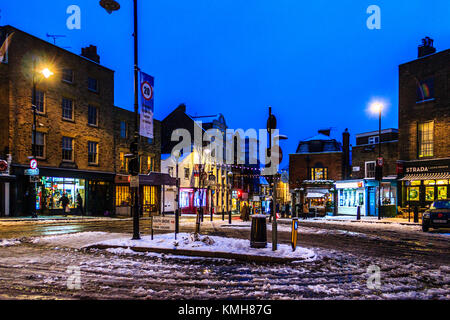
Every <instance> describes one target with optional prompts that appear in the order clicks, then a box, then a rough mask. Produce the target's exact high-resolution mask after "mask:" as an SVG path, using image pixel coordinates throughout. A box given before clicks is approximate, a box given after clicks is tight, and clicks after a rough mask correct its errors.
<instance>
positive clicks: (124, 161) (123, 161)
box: [119, 152, 128, 172]
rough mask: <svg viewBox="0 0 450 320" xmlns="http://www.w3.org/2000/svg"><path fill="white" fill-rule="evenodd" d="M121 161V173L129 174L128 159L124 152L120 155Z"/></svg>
mask: <svg viewBox="0 0 450 320" xmlns="http://www.w3.org/2000/svg"><path fill="white" fill-rule="evenodd" d="M119 161H120V171H121V172H128V161H127V158H125V153H124V152H120V153H119Z"/></svg>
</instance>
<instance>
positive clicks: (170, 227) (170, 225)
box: [152, 217, 175, 231]
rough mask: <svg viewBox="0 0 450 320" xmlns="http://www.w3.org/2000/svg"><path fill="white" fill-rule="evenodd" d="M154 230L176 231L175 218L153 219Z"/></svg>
mask: <svg viewBox="0 0 450 320" xmlns="http://www.w3.org/2000/svg"><path fill="white" fill-rule="evenodd" d="M152 220H153V221H152V229H153V230H161V231H175V217H153V218H152Z"/></svg>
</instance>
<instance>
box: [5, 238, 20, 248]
mask: <svg viewBox="0 0 450 320" xmlns="http://www.w3.org/2000/svg"><path fill="white" fill-rule="evenodd" d="M20 243H21V242H20V241H19V240H14V239H13V240H10V239H8V240H6V239H3V240H2V239H0V247H10V246H15V245H18V244H20Z"/></svg>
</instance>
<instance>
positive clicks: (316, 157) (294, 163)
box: [289, 152, 343, 190]
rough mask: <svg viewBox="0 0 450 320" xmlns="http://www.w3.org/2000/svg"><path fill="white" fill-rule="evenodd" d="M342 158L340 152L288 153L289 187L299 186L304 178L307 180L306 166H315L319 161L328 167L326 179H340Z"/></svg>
mask: <svg viewBox="0 0 450 320" xmlns="http://www.w3.org/2000/svg"><path fill="white" fill-rule="evenodd" d="M342 160H343V153H342V152H330V153H308V154H291V155H289V187H290V189H291V190H292V189H295V188H299V187H300V184H301V183H302V182H303V181H304V180H308V179H309V178H310V177H309V174H308V168H312V167H315V166H316V165H317V164H318V163H319V162H320V163H321V164H322V165H323V166H324V167H326V168H328V180H335V181H337V180H342V165H343V161H342ZM309 170H310V169H309Z"/></svg>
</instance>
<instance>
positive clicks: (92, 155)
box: [88, 141, 98, 164]
mask: <svg viewBox="0 0 450 320" xmlns="http://www.w3.org/2000/svg"><path fill="white" fill-rule="evenodd" d="M88 162H89V164H98V143H97V142H92V141H89V142H88Z"/></svg>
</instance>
